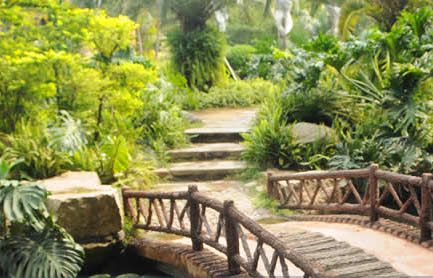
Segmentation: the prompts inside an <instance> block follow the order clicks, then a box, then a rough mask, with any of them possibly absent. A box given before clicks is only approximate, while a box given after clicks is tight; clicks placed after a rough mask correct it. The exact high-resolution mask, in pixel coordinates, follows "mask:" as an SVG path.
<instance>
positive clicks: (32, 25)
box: [0, 0, 433, 277]
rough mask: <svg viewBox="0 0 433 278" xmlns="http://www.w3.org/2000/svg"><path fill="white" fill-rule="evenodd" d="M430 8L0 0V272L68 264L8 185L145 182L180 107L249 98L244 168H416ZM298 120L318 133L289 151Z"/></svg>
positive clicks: (428, 106)
mask: <svg viewBox="0 0 433 278" xmlns="http://www.w3.org/2000/svg"><path fill="white" fill-rule="evenodd" d="M432 6H433V3H432V1H431V0H397V1H394V0H393V1H391V0H380V1H379V0H326V1H319V0H308V1H300V0H278V1H277V0H276V1H271V0H245V1H241V0H237V1H235V0H161V1H154V0H143V1H137V0H121V1H119V0H104V1H102V0H71V1H57V0H13V1H0V251H1V252H0V271H3V272H5V273H7V274H8V275H11V276H26V275H27V276H28V277H34V276H35V275H33V274H34V273H35V272H34V271H36V272H38V271H40V272H38V273H48V272H49V273H56V275H55V276H59V277H63V276H64V277H69V276H74V275H76V273H77V272H78V271H79V267H80V265H81V264H82V259H83V258H82V257H83V254H82V249H81V248H80V247H79V246H77V245H76V244H75V243H74V242H73V240H72V239H71V238H70V237H69V236H68V235H67V234H66V233H65V232H64V230H63V229H62V228H60V227H58V226H57V225H56V224H55V222H54V221H53V219H52V218H51V217H50V216H48V215H47V212H46V210H45V208H44V206H43V200H44V199H45V198H46V196H47V194H48V193H47V192H46V190H45V189H44V188H43V187H42V186H41V185H39V184H34V183H23V182H22V180H28V181H34V180H38V179H44V178H48V177H52V176H55V175H58V174H60V173H62V172H65V171H68V170H87V171H96V172H97V173H98V175H99V177H100V178H101V180H102V182H103V183H107V184H113V185H130V186H135V187H143V186H146V185H152V184H153V183H154V182H155V181H156V179H157V178H156V176H155V175H154V174H153V172H152V169H154V168H155V167H158V166H160V164H161V163H162V164H165V163H167V156H166V151H167V150H169V149H170V148H174V147H177V146H182V145H185V144H187V143H188V142H187V139H186V138H185V136H184V133H183V131H184V129H185V128H186V127H187V126H188V124H189V123H188V122H186V120H185V119H184V118H183V115H184V114H183V113H182V110H196V109H205V108H215V107H249V106H253V105H257V106H259V105H260V109H259V113H258V117H257V119H256V122H255V125H254V128H253V130H252V132H251V133H250V134H247V135H245V138H246V142H245V145H246V147H247V148H246V151H245V152H244V154H243V157H244V159H245V160H247V161H249V162H250V163H252V164H254V165H256V166H259V167H278V168H286V169H287V168H291V169H317V168H324V169H327V168H336V169H348V168H361V167H366V166H368V165H369V164H370V163H372V162H375V163H379V164H380V166H381V167H383V168H388V169H391V170H394V171H399V172H402V173H412V174H420V173H421V172H426V171H428V172H431V171H432V170H433V121H432V117H431V112H430V111H432V99H433V98H432V97H433V95H432V94H433V27H432V26H433V11H432V8H431V7H432ZM300 122H308V123H314V124H318V125H322V126H326V127H327V128H328V129H327V130H332V132H330V133H329V134H328V135H327V136H326V137H324V138H319V139H318V140H316V141H314V142H310V143H301V142H299V141H298V140H297V138H296V136H295V135H294V127H295V125H296V124H297V123H300ZM18 203H19V204H20V205H19V206H16V204H18ZM11 204H12V206H11ZM14 204H15V205H14ZM24 243H25V244H24ZM22 246H24V247H26V246H30V247H32V248H34V249H31V250H33V251H34V253H32V254H34V257H40V258H41V260H44V261H43V262H42V261H35V260H27V259H26V258H25V257H22V256H21V255H20V252H21V251H23V250H24V249H23V248H22ZM53 246H54V247H55V248H53ZM56 248H58V249H56ZM59 250H60V251H59ZM62 250H63V251H62ZM33 251H32V252H33ZM50 252H66V253H68V254H70V255H71V258H73V259H72V260H70V261H68V262H69V263H66V264H63V263H64V262H63V261H62V260H61V258H60V259H59V261H57V260H51V261H50V260H49V258H50V257H51V255H52V254H51V253H50ZM44 258H45V259H44ZM26 260H27V261H26ZM59 265H60V267H58V266H59ZM56 266H57V267H56ZM57 274H58V275H57Z"/></svg>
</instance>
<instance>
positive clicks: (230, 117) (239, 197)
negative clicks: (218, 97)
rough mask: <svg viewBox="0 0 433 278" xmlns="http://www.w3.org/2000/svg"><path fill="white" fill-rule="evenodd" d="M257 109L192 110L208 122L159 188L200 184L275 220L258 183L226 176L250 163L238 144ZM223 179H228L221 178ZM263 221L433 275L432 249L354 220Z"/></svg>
mask: <svg viewBox="0 0 433 278" xmlns="http://www.w3.org/2000/svg"><path fill="white" fill-rule="evenodd" d="M255 113H256V109H251V108H248V109H217V110H207V111H200V112H193V114H194V115H196V116H197V117H199V118H200V119H202V120H203V123H204V126H203V127H201V128H196V129H191V130H187V131H186V134H188V135H189V136H191V141H192V142H193V145H192V146H191V147H189V148H186V149H181V150H175V151H173V152H172V153H171V155H172V157H173V159H174V160H177V161H182V162H177V163H174V164H173V165H172V167H171V168H169V169H159V170H158V171H159V173H160V174H162V175H164V176H166V177H167V178H168V180H169V182H166V183H162V184H160V185H159V186H158V187H157V190H159V191H176V190H186V189H187V186H188V185H190V184H196V185H198V189H199V191H201V192H205V193H207V194H209V195H210V196H211V197H213V198H218V199H220V200H221V201H223V200H234V201H235V204H236V206H237V207H238V208H239V209H240V210H242V211H243V212H244V213H245V214H247V215H249V216H250V217H251V218H253V219H255V220H260V219H272V217H273V216H272V215H271V214H270V213H269V212H268V211H267V210H266V209H263V208H257V207H255V206H254V204H253V203H252V201H251V196H250V195H249V193H248V192H249V190H248V186H256V189H258V190H261V189H262V188H261V186H260V185H255V184H247V185H246V184H244V183H242V182H240V181H235V180H230V179H227V176H229V177H230V176H232V175H233V174H234V173H237V172H240V171H242V170H244V169H246V167H247V166H246V164H244V163H243V162H240V153H241V151H242V150H243V147H242V145H240V144H239V141H240V140H241V137H240V136H239V134H240V133H242V132H246V131H247V130H248V127H249V125H250V124H251V122H252V120H253V119H254V116H255ZM185 160H187V161H188V162H185ZM224 177H225V178H226V179H222V178H224ZM262 190H263V189H262ZM274 219H275V218H274ZM263 223H266V221H263ZM262 225H263V226H264V227H265V228H266V229H268V230H269V231H271V232H273V233H274V234H278V233H281V232H285V231H299V230H304V231H308V232H320V233H322V234H324V235H326V236H330V237H333V238H335V239H336V240H339V241H345V242H347V243H349V244H350V245H352V246H355V247H359V248H361V249H363V250H364V251H365V252H366V253H369V254H372V255H375V256H376V257H377V258H379V259H380V260H382V261H385V262H389V263H390V264H391V265H392V266H393V267H394V268H395V269H396V270H397V271H400V272H403V273H406V274H408V275H411V276H412V275H413V276H433V264H431V261H433V251H432V250H431V249H426V248H423V247H421V246H419V245H416V244H414V243H411V242H408V241H406V240H403V239H400V238H398V237H395V236H392V235H390V234H387V233H383V232H380V231H375V230H371V229H368V228H364V227H360V226H357V225H351V224H341V223H322V222H310V221H309V222H292V221H283V220H281V219H280V220H279V221H277V223H275V224H262ZM173 240H176V241H181V242H182V241H184V242H186V243H188V242H189V240H188V239H184V238H182V239H179V238H177V237H173Z"/></svg>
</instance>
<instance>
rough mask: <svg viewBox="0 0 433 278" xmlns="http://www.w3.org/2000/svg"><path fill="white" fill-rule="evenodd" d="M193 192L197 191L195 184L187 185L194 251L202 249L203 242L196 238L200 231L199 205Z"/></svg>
mask: <svg viewBox="0 0 433 278" xmlns="http://www.w3.org/2000/svg"><path fill="white" fill-rule="evenodd" d="M195 192H198V189H197V185H190V186H188V193H189V212H190V214H189V215H190V225H191V227H190V232H191V241H192V249H193V250H195V251H201V250H203V242H201V241H200V240H199V239H198V236H199V235H200V232H201V225H200V206H199V203H198V202H197V201H196V200H195V199H194V198H193V193H195Z"/></svg>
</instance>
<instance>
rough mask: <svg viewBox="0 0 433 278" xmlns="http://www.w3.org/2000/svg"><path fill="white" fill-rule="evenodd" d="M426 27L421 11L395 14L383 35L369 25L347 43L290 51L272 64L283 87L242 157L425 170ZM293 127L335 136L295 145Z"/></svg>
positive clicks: (431, 51) (426, 13)
mask: <svg viewBox="0 0 433 278" xmlns="http://www.w3.org/2000/svg"><path fill="white" fill-rule="evenodd" d="M432 22H433V12H432V9H431V8H427V7H425V8H422V9H418V10H417V11H416V12H414V13H409V12H402V13H401V15H400V16H399V17H398V18H397V21H396V22H395V24H394V25H393V26H392V28H391V29H390V31H389V32H387V31H381V30H379V29H377V28H372V29H368V30H367V31H365V32H364V33H363V35H362V36H359V37H351V38H350V39H348V40H347V41H339V40H337V39H336V38H334V37H332V36H330V35H325V34H320V35H319V36H318V37H317V38H316V39H315V40H312V41H310V42H309V43H306V44H305V45H303V47H302V48H292V49H290V52H289V54H288V57H283V58H280V59H279V60H278V63H280V64H281V65H283V68H284V71H285V72H287V73H288V75H287V77H288V78H287V79H285V81H286V82H287V88H286V89H285V90H284V92H282V93H281V94H276V95H274V96H273V98H271V99H269V100H268V101H267V102H266V104H264V105H263V107H262V108H261V113H260V120H259V121H258V124H257V126H256V127H255V129H254V131H253V132H252V134H250V135H247V136H246V139H247V142H246V144H247V147H248V148H247V151H246V153H245V154H244V155H245V158H246V159H248V160H251V161H254V162H256V163H258V164H260V165H268V166H276V167H282V168H288V167H301V168H302V167H307V168H317V167H320V168H337V169H348V168H361V167H366V166H368V165H369V164H371V163H373V162H376V163H379V164H380V165H381V166H382V167H385V168H388V169H392V170H394V171H398V172H403V173H418V174H419V173H422V172H429V171H431V170H432V162H433V160H432V159H433V156H432V155H433V149H432V147H433V145H432V144H433V141H432V132H433V129H432V128H433V126H432V122H431V117H429V115H430V111H431V108H432V102H431V99H432V93H433V90H432V89H433V79H432V77H433V64H432V59H433V28H432ZM270 111H275V112H274V113H270ZM296 122H313V123H317V124H323V125H327V126H329V127H332V128H334V130H335V136H328V138H327V139H326V140H325V142H315V143H314V144H310V145H305V144H297V143H296V142H295V141H296V140H294V138H293V136H292V134H291V128H292V126H293V123H296ZM322 141H323V140H322ZM312 154H313V155H312Z"/></svg>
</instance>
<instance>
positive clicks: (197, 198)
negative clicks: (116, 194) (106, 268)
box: [122, 186, 320, 277]
mask: <svg viewBox="0 0 433 278" xmlns="http://www.w3.org/2000/svg"><path fill="white" fill-rule="evenodd" d="M122 195H123V198H124V204H126V205H125V214H127V215H131V216H133V217H134V219H135V222H136V224H135V225H134V227H135V228H138V229H144V230H149V231H158V232H165V233H173V234H176V235H182V236H185V237H189V238H191V240H192V248H193V249H194V250H196V251H200V250H203V244H206V245H209V246H210V247H213V248H215V249H217V250H218V251H220V252H222V253H224V254H226V256H227V262H228V270H229V272H230V273H231V274H233V275H235V274H239V273H240V271H241V267H242V268H243V269H244V270H246V271H247V272H248V273H249V274H250V275H252V276H268V274H269V273H268V274H265V275H262V274H260V273H259V272H258V270H257V265H256V267H253V265H254V264H253V263H251V262H249V261H248V259H244V258H243V257H242V256H241V254H240V235H239V228H238V227H240V226H241V227H243V228H244V229H246V230H247V231H248V232H249V233H251V234H252V235H254V236H255V237H256V238H257V240H258V241H259V242H261V243H262V244H266V245H268V246H270V247H271V248H273V249H274V250H276V252H277V253H278V254H280V255H281V256H282V258H285V259H287V260H289V261H291V262H292V263H293V264H294V265H296V266H297V267H298V268H300V269H301V270H303V271H304V272H305V274H306V276H308V277H319V276H320V275H319V272H320V270H319V269H316V268H315V266H314V265H312V264H311V262H310V261H309V260H308V259H307V258H305V257H304V256H303V255H301V254H299V253H298V252H296V251H295V250H293V249H290V248H287V246H286V245H285V244H284V242H282V241H281V240H280V239H278V238H277V237H276V236H274V235H273V234H272V233H270V232H268V231H267V230H265V229H264V228H263V227H262V226H260V225H259V224H258V223H257V222H255V221H254V220H252V219H251V218H249V217H248V216H247V215H245V214H244V213H242V212H241V211H239V210H238V209H237V208H236V207H235V206H234V203H233V201H225V202H224V203H223V202H221V201H219V200H216V199H212V198H209V197H208V196H206V195H204V194H202V193H199V192H198V190H197V187H196V186H189V188H188V191H186V192H172V193H167V192H165V193H160V192H141V191H133V190H129V189H128V188H126V187H125V188H122ZM140 199H148V201H149V203H150V205H149V212H150V211H151V209H150V207H151V206H152V205H153V206H154V209H156V207H155V206H157V205H158V203H157V202H155V200H156V199H159V200H161V199H166V200H171V201H172V202H173V201H178V200H187V204H186V206H185V208H184V210H185V209H186V208H189V218H190V226H189V227H185V229H183V230H179V229H175V228H174V227H168V226H164V225H163V221H162V220H159V223H160V226H154V225H151V222H152V221H151V220H149V218H147V219H146V217H145V216H144V210H143V209H140V208H139V204H140ZM132 200H135V201H136V206H137V207H136V208H135V209H136V210H134V205H133V204H132V203H131V202H130V201H132ZM160 203H161V202H160ZM171 206H173V204H171ZM200 206H202V207H208V208H212V209H213V210H214V211H216V212H217V213H219V214H220V215H221V216H222V218H223V219H224V226H225V237H226V245H225V246H224V245H221V244H220V243H219V242H218V240H216V241H211V240H209V239H207V238H206V236H205V235H203V234H202V233H201V230H202V226H203V220H200V213H201V212H202V210H200ZM170 211H172V210H170ZM163 213H165V212H163ZM140 214H142V217H144V218H145V222H146V224H140V223H138V221H139V219H140ZM172 215H174V212H171V213H170V216H172ZM179 216H181V214H180V215H179ZM179 216H178V217H179ZM147 217H152V214H151V213H150V215H147ZM159 218H161V219H163V217H162V216H161V217H159ZM164 218H166V219H167V218H169V216H164ZM170 218H171V217H170ZM256 252H257V250H256ZM268 271H270V270H268ZM283 276H286V275H284V274H283ZM287 276H288V275H287Z"/></svg>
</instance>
